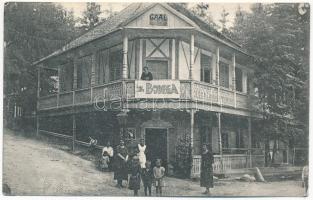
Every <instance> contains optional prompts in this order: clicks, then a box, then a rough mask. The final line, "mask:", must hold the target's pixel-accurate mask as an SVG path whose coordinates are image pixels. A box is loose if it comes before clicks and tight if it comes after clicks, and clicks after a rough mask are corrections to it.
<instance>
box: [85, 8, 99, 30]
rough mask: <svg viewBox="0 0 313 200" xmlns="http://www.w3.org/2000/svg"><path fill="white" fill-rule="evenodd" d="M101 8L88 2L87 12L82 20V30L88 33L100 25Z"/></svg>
mask: <svg viewBox="0 0 313 200" xmlns="http://www.w3.org/2000/svg"><path fill="white" fill-rule="evenodd" d="M101 13H102V12H101V6H100V4H98V3H95V2H87V4H86V10H85V11H84V13H83V15H84V16H83V18H82V19H81V24H82V27H81V28H82V29H83V30H85V31H87V30H90V29H92V28H93V27H95V26H96V25H98V24H99V23H100V21H101V20H100V14H101Z"/></svg>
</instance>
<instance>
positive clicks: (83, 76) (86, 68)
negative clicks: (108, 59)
mask: <svg viewBox="0 0 313 200" xmlns="http://www.w3.org/2000/svg"><path fill="white" fill-rule="evenodd" d="M91 65H92V58H91V55H89V56H85V57H82V58H79V59H78V62H77V88H88V87H90V82H91Z"/></svg>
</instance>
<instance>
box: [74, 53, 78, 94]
mask: <svg viewBox="0 0 313 200" xmlns="http://www.w3.org/2000/svg"><path fill="white" fill-rule="evenodd" d="M77 60H78V58H77V57H74V60H73V67H74V69H73V90H76V89H77Z"/></svg>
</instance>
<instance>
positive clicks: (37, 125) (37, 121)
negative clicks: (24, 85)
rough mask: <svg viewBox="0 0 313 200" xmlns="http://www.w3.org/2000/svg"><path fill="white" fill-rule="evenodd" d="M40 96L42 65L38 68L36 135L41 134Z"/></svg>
mask: <svg viewBox="0 0 313 200" xmlns="http://www.w3.org/2000/svg"><path fill="white" fill-rule="evenodd" d="M39 98H40V66H38V68H37V111H36V135H37V136H38V135H39V106H40V105H39Z"/></svg>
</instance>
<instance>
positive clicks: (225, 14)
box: [219, 8, 229, 34]
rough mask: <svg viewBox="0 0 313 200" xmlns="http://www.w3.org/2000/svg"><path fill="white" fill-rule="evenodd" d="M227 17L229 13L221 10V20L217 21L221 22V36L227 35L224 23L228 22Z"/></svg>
mask: <svg viewBox="0 0 313 200" xmlns="http://www.w3.org/2000/svg"><path fill="white" fill-rule="evenodd" d="M228 15H229V13H228V12H226V10H225V8H223V11H222V13H221V19H220V20H219V22H221V24H222V30H221V32H222V33H223V34H228V30H227V27H226V23H227V22H229V20H228V19H227V16H228Z"/></svg>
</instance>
